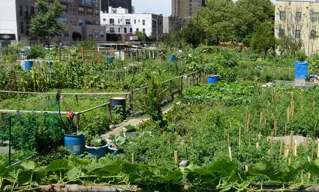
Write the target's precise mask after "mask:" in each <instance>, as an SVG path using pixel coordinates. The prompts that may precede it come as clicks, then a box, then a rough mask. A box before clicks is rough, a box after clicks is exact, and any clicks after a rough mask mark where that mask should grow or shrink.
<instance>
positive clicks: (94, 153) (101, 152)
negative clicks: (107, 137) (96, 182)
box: [85, 145, 109, 158]
mask: <svg viewBox="0 0 319 192" xmlns="http://www.w3.org/2000/svg"><path fill="white" fill-rule="evenodd" d="M108 146H109V145H104V146H103V147H90V146H87V145H86V146H85V148H86V149H87V151H88V154H89V157H91V158H95V157H98V158H101V157H104V156H105V155H106V153H107V151H108Z"/></svg>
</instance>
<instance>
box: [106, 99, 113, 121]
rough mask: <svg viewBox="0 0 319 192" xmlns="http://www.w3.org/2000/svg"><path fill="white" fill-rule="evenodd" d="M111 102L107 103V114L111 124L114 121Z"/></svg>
mask: <svg viewBox="0 0 319 192" xmlns="http://www.w3.org/2000/svg"><path fill="white" fill-rule="evenodd" d="M111 107H112V106H111V103H110V102H109V104H108V105H107V116H108V119H109V124H111V123H112V109H111Z"/></svg>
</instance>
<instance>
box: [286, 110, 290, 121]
mask: <svg viewBox="0 0 319 192" xmlns="http://www.w3.org/2000/svg"><path fill="white" fill-rule="evenodd" d="M289 119H290V107H288V108H287V121H289Z"/></svg>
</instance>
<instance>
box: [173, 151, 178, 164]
mask: <svg viewBox="0 0 319 192" xmlns="http://www.w3.org/2000/svg"><path fill="white" fill-rule="evenodd" d="M177 162H178V154H177V151H174V163H175V166H177Z"/></svg>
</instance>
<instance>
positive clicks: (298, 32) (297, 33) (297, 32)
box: [295, 30, 300, 38]
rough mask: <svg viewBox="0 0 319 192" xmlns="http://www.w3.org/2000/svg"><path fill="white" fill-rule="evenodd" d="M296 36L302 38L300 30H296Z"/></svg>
mask: <svg viewBox="0 0 319 192" xmlns="http://www.w3.org/2000/svg"><path fill="white" fill-rule="evenodd" d="M295 38H300V30H296V33H295Z"/></svg>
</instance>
